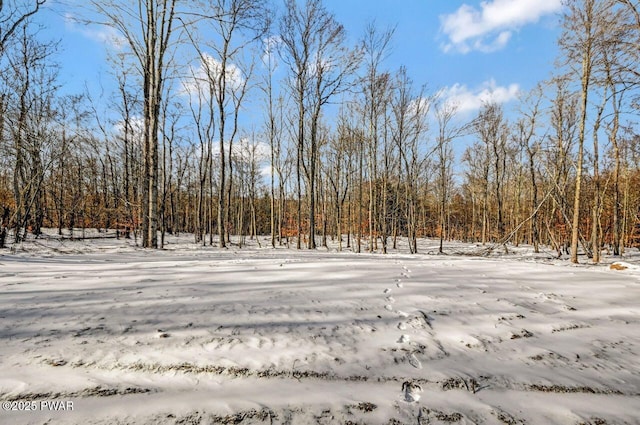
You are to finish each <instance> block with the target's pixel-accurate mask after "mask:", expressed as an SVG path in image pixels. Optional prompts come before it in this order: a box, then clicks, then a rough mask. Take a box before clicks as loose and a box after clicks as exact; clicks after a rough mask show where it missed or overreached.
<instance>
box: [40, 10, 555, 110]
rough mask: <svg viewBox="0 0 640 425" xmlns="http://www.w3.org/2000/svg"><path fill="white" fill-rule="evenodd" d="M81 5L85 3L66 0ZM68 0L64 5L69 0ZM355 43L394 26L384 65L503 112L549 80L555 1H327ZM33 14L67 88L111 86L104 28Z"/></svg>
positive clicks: (465, 106)
mask: <svg viewBox="0 0 640 425" xmlns="http://www.w3.org/2000/svg"><path fill="white" fill-rule="evenodd" d="M70 3H71V4H74V3H75V4H82V3H84V2H75V1H72V2H70ZM67 4H69V2H68V1H67ZM325 5H326V6H327V8H328V9H329V10H331V11H332V12H334V13H335V15H336V17H337V19H338V20H339V21H340V22H341V23H343V24H344V26H345V28H346V29H347V32H348V34H349V37H350V39H351V40H352V41H353V42H355V41H357V40H358V39H359V38H360V36H361V35H362V33H363V29H364V27H365V25H366V23H367V22H369V21H371V20H375V22H376V23H377V24H378V25H379V26H380V27H388V26H396V32H395V36H394V40H393V47H392V50H391V55H390V56H389V58H388V59H387V61H386V63H385V64H384V66H385V67H386V68H387V69H388V70H391V71H395V70H397V69H398V68H399V67H400V66H401V65H404V66H406V68H407V70H408V72H409V75H410V76H411V77H412V78H413V80H414V82H415V83H416V84H417V85H421V84H427V87H428V88H429V89H430V91H432V92H435V91H438V90H440V89H444V90H446V93H447V95H448V96H450V97H452V98H455V99H456V100H457V101H458V103H459V104H460V109H461V110H463V111H464V112H465V113H466V114H468V115H470V114H473V113H474V112H475V111H477V108H478V107H479V106H480V104H481V100H482V99H487V98H488V97H491V98H492V99H493V100H495V101H497V102H500V103H504V104H505V109H507V110H508V105H509V103H510V102H512V101H513V99H514V98H515V97H516V96H517V95H518V93H519V92H520V91H521V90H528V89H530V88H532V87H533V86H535V84H536V83H537V82H539V81H541V80H544V79H547V78H549V77H550V75H551V72H552V70H553V61H554V59H555V58H556V57H557V47H556V42H557V38H558V36H559V33H560V28H559V16H558V13H559V12H560V10H561V0H485V1H479V0H463V1H460V0H325ZM50 8H52V9H54V10H55V12H54V11H52V10H49V11H46V12H45V13H43V14H42V15H40V16H39V17H38V20H39V21H41V22H42V23H44V25H45V26H46V29H45V30H44V31H43V35H46V36H51V37H53V38H59V39H60V40H61V41H62V44H61V52H60V56H59V58H60V63H61V65H62V73H61V78H62V83H63V85H65V91H66V92H78V91H81V90H82V88H83V86H84V85H85V84H87V85H88V86H89V88H90V90H91V91H92V93H93V94H99V93H100V87H101V86H104V87H105V89H106V90H108V87H109V86H110V85H111V80H112V79H111V76H110V75H109V69H110V66H109V65H108V64H107V63H106V57H107V55H106V50H107V49H109V48H110V43H109V32H108V31H107V30H106V29H105V28H101V27H85V26H82V25H79V24H77V23H72V22H71V21H70V20H69V19H68V16H69V15H70V14H75V13H77V11H76V10H74V9H73V8H72V7H69V6H62V5H60V4H59V3H56V2H55V0H54V3H52V5H51V6H50Z"/></svg>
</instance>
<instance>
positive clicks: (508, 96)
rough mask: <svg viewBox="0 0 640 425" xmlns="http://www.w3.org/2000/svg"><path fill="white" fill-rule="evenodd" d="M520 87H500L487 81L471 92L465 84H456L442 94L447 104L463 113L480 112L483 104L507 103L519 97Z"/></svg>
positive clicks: (491, 81)
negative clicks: (454, 106)
mask: <svg viewBox="0 0 640 425" xmlns="http://www.w3.org/2000/svg"><path fill="white" fill-rule="evenodd" d="M519 93H520V86H519V85H518V84H515V83H514V84H510V85H509V86H506V87H505V86H498V85H497V84H496V82H495V81H494V80H489V81H485V82H484V83H482V84H481V85H480V86H479V87H477V88H475V89H473V90H471V89H469V88H468V87H467V86H466V85H464V84H454V85H453V86H451V87H446V88H444V89H442V91H441V92H440V97H441V98H442V99H444V100H445V102H447V103H450V104H453V105H456V106H457V107H458V111H459V112H461V113H465V112H473V111H477V110H479V109H480V108H481V107H482V105H483V103H486V102H495V103H507V102H510V101H511V100H514V99H516V98H517V97H518V94H519Z"/></svg>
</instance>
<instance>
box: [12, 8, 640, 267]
mask: <svg viewBox="0 0 640 425" xmlns="http://www.w3.org/2000/svg"><path fill="white" fill-rule="evenodd" d="M89 3H90V4H89ZM42 7H46V0H16V1H11V2H2V1H0V219H1V226H2V230H1V234H0V247H5V246H11V245H12V244H16V243H19V242H20V241H21V240H22V239H24V238H25V237H27V235H28V234H33V235H35V236H36V237H37V236H38V235H39V234H40V233H41V229H42V228H54V229H57V232H58V234H59V235H61V236H64V237H70V238H77V237H81V234H80V232H81V230H79V229H84V228H96V229H99V230H101V231H102V232H105V235H106V234H110V235H111V234H114V235H117V236H118V237H122V238H135V240H136V242H137V243H139V244H140V245H141V246H143V247H148V248H162V247H163V245H164V244H165V235H166V234H176V233H185V232H186V233H191V234H193V235H194V242H195V243H199V244H202V245H213V246H218V247H225V246H227V245H229V244H239V245H243V244H244V243H245V242H246V240H247V239H248V238H254V237H256V236H257V235H270V241H271V245H272V246H278V245H287V246H295V247H297V248H298V249H302V248H309V249H314V248H316V247H317V246H322V245H326V244H327V243H328V241H330V240H332V241H336V245H337V246H338V247H339V249H350V250H353V251H356V252H365V251H369V252H381V253H386V252H387V251H388V250H389V249H393V248H395V247H396V246H397V243H398V240H399V239H400V238H404V239H405V240H407V241H408V245H409V247H410V249H411V252H414V253H415V252H417V251H418V244H417V242H416V241H417V239H418V238H421V237H431V238H438V239H439V240H440V248H439V249H440V252H443V243H442V242H443V241H446V240H462V241H468V242H473V243H477V244H478V245H479V249H486V250H492V249H508V248H507V247H508V245H507V244H513V245H518V244H531V245H533V246H534V248H535V250H536V251H538V250H540V249H542V247H550V248H548V249H551V250H553V251H555V252H557V254H558V255H562V254H566V255H570V256H571V259H572V261H574V262H577V261H578V253H579V252H581V253H586V254H587V255H588V256H589V258H591V259H592V261H593V262H598V261H600V255H601V253H602V252H604V251H605V250H606V251H607V252H610V253H612V254H614V255H619V254H622V253H623V252H624V250H625V249H629V248H630V247H637V246H638V245H639V244H640V190H638V187H640V132H639V129H638V126H637V121H636V120H637V117H638V114H639V112H640V106H639V102H638V100H639V97H638V96H639V94H640V92H639V90H638V88H639V85H640V57H638V55H639V54H640V50H639V49H638V46H639V45H640V2H638V1H635V0H567V1H565V2H564V9H563V15H562V16H559V17H558V19H559V21H560V23H561V26H562V35H561V37H560V40H559V41H558V45H559V57H558V58H557V64H556V69H555V72H554V75H553V76H552V77H551V78H549V79H548V80H547V81H541V82H539V84H538V85H537V86H536V87H534V88H532V89H531V90H529V91H527V92H522V93H521V94H520V98H519V100H518V102H515V103H510V104H508V105H503V104H499V103H494V102H491V101H488V102H485V104H484V105H483V106H482V107H481V109H480V111H479V112H478V113H477V114H476V115H475V116H473V117H471V118H468V117H464V116H463V114H461V113H460V112H459V111H458V105H456V104H454V103H451V102H449V101H448V99H446V98H445V96H444V91H442V90H437V89H435V90H434V89H427V87H428V85H427V83H428V81H413V80H412V78H411V77H410V74H409V73H408V72H407V69H406V68H403V67H401V68H399V69H389V68H388V67H386V58H387V57H388V55H389V54H391V50H392V47H391V46H392V43H391V40H393V37H394V28H382V27H380V26H378V25H377V24H376V23H375V22H371V23H370V24H369V25H367V26H366V30H365V32H364V33H363V34H361V35H359V37H357V38H358V39H359V41H358V42H357V43H352V44H350V43H349V38H348V37H347V31H348V28H345V27H344V26H343V25H342V24H341V23H340V22H338V21H337V19H336V17H335V16H334V14H333V13H332V12H331V11H330V10H329V9H328V8H327V6H326V5H325V4H324V3H323V1H322V0H284V1H278V0H274V1H271V2H269V1H266V0H215V1H183V0H135V1H131V0H108V1H91V2H88V3H87V5H84V6H83V7H82V8H81V10H78V11H77V16H79V18H77V19H78V21H79V22H81V23H82V24H86V25H104V26H108V27H109V28H111V29H112V30H113V32H114V33H115V34H117V37H119V38H120V40H121V42H120V44H121V48H120V49H118V50H114V51H112V52H110V54H109V60H110V68H111V70H112V71H111V73H110V75H109V78H111V79H112V80H113V83H114V84H113V87H115V89H114V90H113V92H111V93H105V94H104V95H103V96H102V98H101V99H96V98H92V96H91V95H90V94H87V93H77V94H73V95H70V94H62V93H63V92H64V91H63V90H62V87H61V84H62V82H61V81H60V78H59V69H60V67H59V64H58V62H57V59H56V55H57V54H58V53H59V49H60V47H59V45H58V43H57V42H56V41H55V40H46V37H44V36H43V34H42V28H41V24H39V23H38V20H37V16H38V12H39V10H40V9H41V8H42ZM351 35H352V36H354V35H353V34H351ZM248 103H251V104H253V105H254V108H255V105H260V108H259V110H260V111H261V116H259V117H257V116H256V115H255V114H253V115H251V116H250V117H249V116H247V115H248V114H246V111H247V108H246V105H247V104H248Z"/></svg>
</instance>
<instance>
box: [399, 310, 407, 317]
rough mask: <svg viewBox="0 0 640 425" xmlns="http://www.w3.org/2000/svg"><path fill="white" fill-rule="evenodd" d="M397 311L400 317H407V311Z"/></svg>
mask: <svg viewBox="0 0 640 425" xmlns="http://www.w3.org/2000/svg"><path fill="white" fill-rule="evenodd" d="M397 313H398V316H400V317H409V313H405V312H404V311H402V310H398V311H397Z"/></svg>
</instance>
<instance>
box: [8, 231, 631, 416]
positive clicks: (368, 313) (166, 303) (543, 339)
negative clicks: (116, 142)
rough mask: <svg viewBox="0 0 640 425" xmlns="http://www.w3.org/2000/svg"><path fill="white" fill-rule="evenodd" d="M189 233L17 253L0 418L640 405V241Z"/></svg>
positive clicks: (486, 412)
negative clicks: (414, 248) (618, 247)
mask: <svg viewBox="0 0 640 425" xmlns="http://www.w3.org/2000/svg"><path fill="white" fill-rule="evenodd" d="M190 242H191V239H190V238H181V239H179V240H178V239H175V238H171V239H169V244H168V246H167V249H165V250H162V251H147V250H142V249H137V248H134V247H132V246H131V244H130V242H128V241H125V240H115V239H103V240H90V241H84V242H80V241H75V242H74V241H68V240H67V241H57V240H53V239H48V240H47V239H44V240H38V241H27V242H25V243H24V244H23V245H22V246H20V247H18V250H17V251H16V252H14V253H10V252H9V251H8V250H4V251H0V294H1V295H0V400H1V401H2V402H3V409H4V410H3V411H0V423H1V424H26V423H30V424H31V423H33V424H44V423H46V424H58V423H64V424H67V423H69V424H198V423H202V424H438V423H459V424H592V425H596V424H639V423H640V267H638V265H639V264H640V257H639V256H638V254H637V250H635V249H634V250H630V251H629V253H628V254H627V256H626V257H625V258H624V259H623V261H624V263H622V264H623V265H624V267H619V268H621V269H624V270H612V269H611V268H610V265H611V263H612V262H613V261H614V259H612V258H608V257H607V258H605V262H604V263H603V264H602V265H597V266H594V265H588V264H582V265H579V266H574V265H571V264H570V263H569V262H568V261H566V260H557V259H555V258H553V253H552V252H545V253H542V254H538V255H534V254H532V252H531V250H530V249H529V248H527V247H524V248H518V249H513V250H511V251H510V253H509V254H505V253H504V252H503V251H502V250H499V251H495V253H494V254H492V256H490V257H477V256H475V257H474V256H469V255H461V253H463V252H466V253H472V252H475V251H479V248H478V247H475V246H473V247H471V246H469V245H465V244H459V243H458V244H448V245H447V246H446V250H447V252H449V253H450V254H455V255H434V254H433V253H434V252H435V251H436V250H437V249H436V247H437V242H436V241H428V240H426V241H421V247H420V248H421V251H422V253H421V254H418V255H409V254H408V253H407V252H406V251H404V250H400V251H397V252H396V251H394V252H392V253H390V254H388V255H381V254H354V253H351V252H342V253H338V252H336V251H335V250H326V249H319V250H317V251H313V252H309V251H296V250H288V249H286V248H279V249H275V250H274V249H271V248H258V247H257V246H255V245H251V246H249V247H248V248H243V249H241V250H240V249H238V248H237V247H232V248H230V249H228V250H219V249H216V248H202V247H198V246H196V245H194V244H192V243H190ZM265 245H267V241H266V239H265V241H264V242H263V246H265ZM430 252H431V254H429V253H430ZM583 262H585V263H586V259H583ZM625 267H627V268H626V269H625ZM56 403H58V404H56ZM6 408H9V409H13V410H9V411H7V410H6ZM63 408H65V409H66V410H61V409H63ZM18 409H20V410H22V411H18ZM26 409H30V410H28V411H24V410H26Z"/></svg>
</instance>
